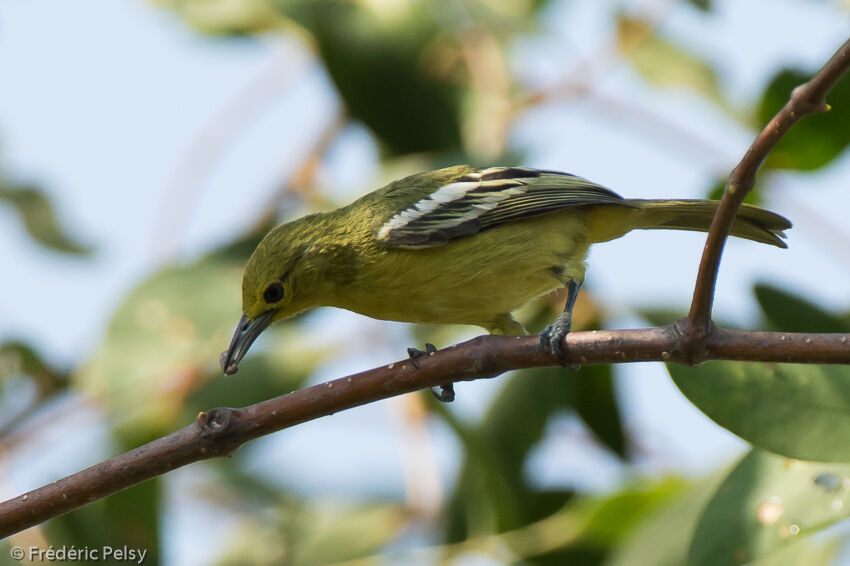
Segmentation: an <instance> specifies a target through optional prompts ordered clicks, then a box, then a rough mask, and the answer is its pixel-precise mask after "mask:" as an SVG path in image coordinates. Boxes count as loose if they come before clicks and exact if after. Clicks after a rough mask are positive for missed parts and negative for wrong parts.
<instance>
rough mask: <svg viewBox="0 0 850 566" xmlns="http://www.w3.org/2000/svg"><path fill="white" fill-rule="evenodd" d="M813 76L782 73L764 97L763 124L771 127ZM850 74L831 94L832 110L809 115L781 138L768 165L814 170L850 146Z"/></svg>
mask: <svg viewBox="0 0 850 566" xmlns="http://www.w3.org/2000/svg"><path fill="white" fill-rule="evenodd" d="M811 77H812V75H811V74H809V73H803V72H800V71H795V70H784V71H781V72H779V73H778V74H777V75H776V76H774V77H773V79H772V80H771V81H770V84H768V86H767V88H766V89H765V91H764V93H763V94H762V99H761V104H760V106H759V110H758V120H759V125H760V126H763V125H765V124H767V123H768V122H769V121H770V120H771V119H772V118H773V116H774V115H775V114H776V113H777V112H778V111H779V109H780V108H782V106H784V105H785V103H786V102H787V101H788V98H789V96H790V95H791V91H792V90H794V88H796V87H797V86H799V85H801V84H803V83H805V82H806V81H808V80H809V79H810V78H811ZM848 101H850V75H844V77H843V78H841V80H839V81H838V83H837V84H836V85H835V86H834V87H833V89H832V91H831V92H830V93H829V94H828V95H827V102H828V103H830V104H832V110H831V111H830V112H825V113H822V114H815V115H812V116H806V117H805V118H803V119H802V120H800V121H799V122H797V123H796V124H794V127H793V128H791V130H790V131H789V132H788V133H787V134H786V135H785V136H784V137H783V138H782V139H781V140H779V143H778V144H776V147H775V148H773V150H772V151H771V152H770V153H769V154H768V156H767V159H766V160H765V162H764V164H765V166H766V167H771V168H775V169H800V170H803V171H811V170H814V169H818V168H820V167H823V166H825V165H827V164H828V163H830V162H831V161H832V160H833V159H835V158H836V157H837V156H838V155H839V154H841V153H842V152H843V151H844V149H845V148H846V147H847V145H848V144H850V103H848Z"/></svg>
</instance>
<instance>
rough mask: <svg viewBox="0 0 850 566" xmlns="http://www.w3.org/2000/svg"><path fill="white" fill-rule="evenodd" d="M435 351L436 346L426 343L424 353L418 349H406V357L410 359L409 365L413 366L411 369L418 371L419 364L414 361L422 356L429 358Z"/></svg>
mask: <svg viewBox="0 0 850 566" xmlns="http://www.w3.org/2000/svg"><path fill="white" fill-rule="evenodd" d="M436 351H437V347H436V346H434V345H433V344H429V343H427V342H426V343H425V350H424V351H423V350H420V349H418V348H408V349H407V357H409V358H410V363H412V364H413V367H415V368H416V369H419V362H417V361H416V360H418V359H419V358H421V357H422V356H430V355H431V354H433V353H434V352H436Z"/></svg>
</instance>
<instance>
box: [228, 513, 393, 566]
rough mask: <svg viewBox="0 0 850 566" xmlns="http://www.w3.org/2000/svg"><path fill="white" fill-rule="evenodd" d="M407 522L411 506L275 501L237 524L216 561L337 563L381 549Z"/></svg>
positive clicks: (308, 565) (300, 565)
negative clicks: (277, 502)
mask: <svg viewBox="0 0 850 566" xmlns="http://www.w3.org/2000/svg"><path fill="white" fill-rule="evenodd" d="M275 515H276V517H275ZM270 519H277V520H270ZM407 524H408V515H407V511H406V510H405V509H404V508H403V507H402V506H400V505H394V504H367V505H362V506H345V505H340V504H334V503H333V502H331V501H324V502H323V501H318V502H315V503H314V504H312V505H297V506H295V505H277V506H273V507H271V508H270V509H266V511H265V512H264V513H263V514H262V515H261V516H257V517H255V518H252V519H251V520H249V521H246V522H245V523H244V524H242V525H241V526H239V527H237V528H236V529H235V532H233V535H232V537H231V540H232V541H233V543H232V545H231V547H230V548H229V549H228V550H226V551H225V553H224V554H223V556H222V557H221V558H220V559H219V560H218V561H217V562H216V564H218V565H219V566H230V565H233V566H237V565H240V566H241V565H243V564H253V565H269V566H272V565H278V564H293V565H298V566H313V565H315V566H320V565H324V564H333V563H336V562H339V561H343V560H350V559H355V558H358V557H361V556H364V555H369V554H374V553H376V552H378V551H380V550H382V549H383V548H385V547H386V545H387V544H389V543H390V542H391V541H392V540H393V539H395V538H396V537H397V536H398V535H399V533H400V531H401V530H402V529H404V528H405V526H406V525H407Z"/></svg>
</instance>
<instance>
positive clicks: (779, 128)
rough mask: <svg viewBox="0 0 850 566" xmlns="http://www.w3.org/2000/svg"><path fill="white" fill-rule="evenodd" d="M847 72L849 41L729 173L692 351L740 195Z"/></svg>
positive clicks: (695, 315)
mask: <svg viewBox="0 0 850 566" xmlns="http://www.w3.org/2000/svg"><path fill="white" fill-rule="evenodd" d="M848 70H850V40H848V41H847V42H846V43H844V45H842V46H841V47H840V48H839V49H838V51H837V52H836V53H835V55H833V56H832V58H831V59H830V60H829V61H827V63H826V64H825V65H824V66H823V67H822V68H821V69H820V70H819V71H818V72H817V73H816V74H815V76H814V77H812V78H811V80H809V81H808V82H807V83H805V84H802V85H800V86H798V87H797V88H795V89H794V91H793V92H792V93H791V98H790V99H789V100H788V102H787V103H786V104H785V106H783V107H782V109H781V110H780V111H779V112H778V113H777V114H776V116H774V117H773V119H772V120H771V121H770V122H768V124H767V125H766V126H765V127H764V129H763V130H762V131H761V133H759V135H758V137H756V139H755V141H754V142H753V143H752V145H751V146H750V148H749V149H748V150H747V153H746V154H744V157H743V159H741V161H740V163H738V165H737V166H736V167H735V169H733V170H732V173H731V174H730V175H729V181H728V183H727V185H726V191H725V192H724V194H723V199H722V200H721V201H720V206H719V207H718V208H717V213H716V214H715V215H714V220H713V221H712V223H711V229H710V230H709V232H708V238H707V239H706V242H705V249H704V250H703V254H702V259H701V260H700V266H699V273H698V274H697V281H696V285H695V286H694V296H693V300H692V302H691V310H690V313H689V315H688V320H689V321H690V326H689V328H688V332H687V333H688V336H689V338H690V340H691V343H692V345H693V347H696V344H697V343H698V342H699V341H700V340H701V339H703V338H704V337H705V336H707V335H708V334H710V333H711V326H712V324H711V306H712V303H713V302H714V289H715V285H716V283H717V272H718V269H719V266H720V257H721V255H722V254H723V246H724V244H725V243H726V236H727V235H728V234H729V230H730V229H731V228H732V223H733V222H734V220H735V215H736V214H737V212H738V209H739V208H740V207H741V203H743V202H744V197H746V196H747V193H749V192H750V190H752V188H753V185H755V181H756V173H758V170H759V168H760V167H761V164H762V162H763V161H764V159H765V157H767V154H768V153H769V152H770V151H771V150H772V149H773V148H774V147H775V146H776V144H777V143H778V142H779V140H780V139H782V136H784V135H785V134H786V133H787V132H788V130H790V129H791V126H793V125H794V124H795V123H796V122H797V121H798V120H799V119H800V118H802V117H804V116H806V115H808V114H816V113H818V112H825V111H827V110H829V105H828V104H827V103H826V99H825V97H826V94H827V93H828V92H829V91H830V89H831V88H832V87H833V86H835V83H837V82H838V80H839V79H840V78H841V77H842V76H843V75H844V74H845V73H846V72H847V71H848Z"/></svg>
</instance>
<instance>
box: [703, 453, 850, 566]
mask: <svg viewBox="0 0 850 566" xmlns="http://www.w3.org/2000/svg"><path fill="white" fill-rule="evenodd" d="M847 474H850V466H847V465H836V464H832V465H828V464H817V463H812V462H801V461H798V460H789V459H787V458H783V457H781V456H777V455H775V454H770V453H768V452H763V451H761V450H753V451H751V452H750V453H749V454H748V455H747V456H746V457H745V458H744V459H743V460H741V462H740V463H739V464H738V465H737V466H736V467H735V469H734V470H732V473H730V474H729V476H728V477H727V478H726V480H725V481H724V482H723V484H722V485H721V486H720V489H718V491H717V494H716V495H715V496H714V498H713V499H712V500H711V502H710V503H709V504H708V506H707V507H706V509H705V512H704V513H703V515H702V518H701V519H700V522H699V525H698V526H697V528H696V531H695V532H694V538H693V543H692V545H691V549H690V554H689V559H688V564H692V565H694V566H700V565H705V566H709V565H710V566H722V565H726V564H745V563H749V562H751V561H752V560H755V559H759V558H761V557H764V556H767V555H769V554H771V553H772V552H774V551H775V550H777V549H779V548H781V547H784V546H787V545H790V544H791V543H795V542H797V541H799V539H801V538H803V537H806V536H809V535H812V534H814V533H817V532H819V531H821V530H823V529H825V528H826V527H828V526H830V525H832V524H833V523H835V522H836V521H838V520H840V519H842V518H844V517H846V516H847V515H848V513H850V505H848V503H850V501H848V494H850V479H848V478H847ZM798 564H811V562H808V561H803V562H798Z"/></svg>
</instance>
